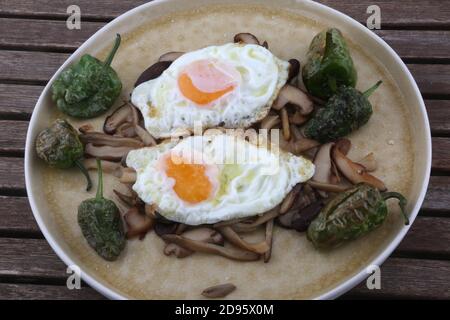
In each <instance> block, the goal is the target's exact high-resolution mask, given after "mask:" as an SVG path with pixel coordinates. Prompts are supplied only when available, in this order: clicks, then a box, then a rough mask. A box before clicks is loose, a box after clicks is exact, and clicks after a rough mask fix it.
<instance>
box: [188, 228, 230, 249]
mask: <svg viewBox="0 0 450 320" xmlns="http://www.w3.org/2000/svg"><path fill="white" fill-rule="evenodd" d="M182 236H183V237H185V238H187V239H190V240H194V241H200V242H205V243H213V244H218V245H223V244H224V239H223V236H222V235H221V234H220V233H219V232H217V230H214V229H212V228H208V227H200V228H195V229H191V230H188V231H186V232H184V233H182Z"/></svg>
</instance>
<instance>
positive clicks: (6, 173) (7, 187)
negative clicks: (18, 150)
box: [0, 157, 25, 195]
mask: <svg viewBox="0 0 450 320" xmlns="http://www.w3.org/2000/svg"><path fill="white" fill-rule="evenodd" d="M18 189H20V190H22V191H23V190H25V178H24V167H23V158H17V157H0V192H3V194H4V193H7V195H11V193H14V192H17V191H20V190H18ZM13 195H14V194H13Z"/></svg>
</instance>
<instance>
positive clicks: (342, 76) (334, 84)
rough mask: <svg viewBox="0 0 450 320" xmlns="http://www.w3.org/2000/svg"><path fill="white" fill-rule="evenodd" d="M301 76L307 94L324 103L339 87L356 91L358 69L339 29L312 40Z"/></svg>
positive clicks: (324, 32) (328, 31) (325, 32)
mask: <svg viewBox="0 0 450 320" xmlns="http://www.w3.org/2000/svg"><path fill="white" fill-rule="evenodd" d="M302 76H303V83H304V84H305V87H306V89H308V92H309V93H311V94H312V95H313V96H316V97H319V98H322V99H328V98H329V97H331V96H332V95H333V94H334V93H336V91H337V89H338V88H339V87H340V86H343V85H344V86H349V87H355V85H356V80H357V73H356V69H355V66H354V64H353V60H352V57H351V55H350V52H349V50H348V47H347V43H346V42H345V39H344V37H343V36H342V33H341V32H340V31H339V30H338V29H335V28H332V29H328V30H325V31H322V32H321V33H319V34H317V35H316V36H315V37H314V38H313V40H312V42H311V45H310V46H309V50H308V54H307V61H306V64H305V66H304V67H303V71H302Z"/></svg>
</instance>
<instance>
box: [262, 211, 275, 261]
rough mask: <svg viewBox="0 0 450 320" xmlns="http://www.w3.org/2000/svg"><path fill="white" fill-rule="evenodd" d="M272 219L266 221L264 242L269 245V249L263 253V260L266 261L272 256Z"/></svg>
mask: <svg viewBox="0 0 450 320" xmlns="http://www.w3.org/2000/svg"><path fill="white" fill-rule="evenodd" d="M273 220H274V219H272V220H269V221H267V223H266V243H267V245H268V246H269V250H267V251H266V252H265V253H264V262H265V263H267V262H269V260H270V257H271V256H272V243H273Z"/></svg>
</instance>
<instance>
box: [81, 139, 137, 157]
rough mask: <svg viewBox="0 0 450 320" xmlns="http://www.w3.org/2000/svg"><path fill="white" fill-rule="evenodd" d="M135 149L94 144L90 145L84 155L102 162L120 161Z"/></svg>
mask: <svg viewBox="0 0 450 320" xmlns="http://www.w3.org/2000/svg"><path fill="white" fill-rule="evenodd" d="M133 149H134V148H131V147H111V146H94V145H93V144H92V143H88V144H86V147H85V149H84V154H85V155H86V156H89V157H92V158H99V159H102V160H109V161H120V160H121V159H122V157H123V156H124V155H126V154H127V153H128V152H129V151H130V150H133Z"/></svg>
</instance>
